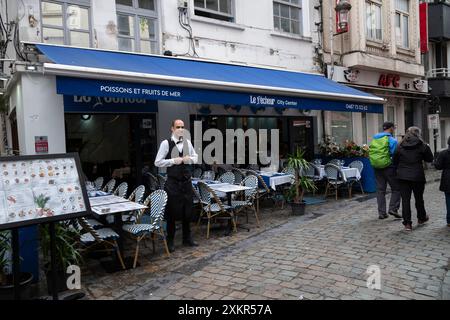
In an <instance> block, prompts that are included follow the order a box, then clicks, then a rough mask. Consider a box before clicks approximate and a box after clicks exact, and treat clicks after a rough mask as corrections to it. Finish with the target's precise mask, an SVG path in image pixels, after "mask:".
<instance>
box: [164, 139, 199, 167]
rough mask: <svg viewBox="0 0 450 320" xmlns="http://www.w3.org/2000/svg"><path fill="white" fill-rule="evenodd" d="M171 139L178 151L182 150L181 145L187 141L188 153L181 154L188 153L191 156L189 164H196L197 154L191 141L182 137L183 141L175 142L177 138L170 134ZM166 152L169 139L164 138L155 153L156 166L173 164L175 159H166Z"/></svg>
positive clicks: (167, 151)
mask: <svg viewBox="0 0 450 320" xmlns="http://www.w3.org/2000/svg"><path fill="white" fill-rule="evenodd" d="M171 139H172V141H173V142H175V146H176V147H177V149H178V151H179V152H182V151H183V145H184V144H185V143H187V145H188V152H189V154H184V155H183V156H185V155H188V156H189V157H191V161H190V162H189V164H196V163H197V162H198V155H197V153H196V152H195V150H194V147H193V146H192V143H191V141H189V140H184V138H183V143H179V144H177V142H178V141H179V140H178V139H177V138H176V137H175V136H174V135H172V137H171ZM167 153H169V141H167V140H164V141H163V142H161V145H160V146H159V150H158V154H157V155H156V159H155V166H156V167H158V168H167V167H171V166H173V165H175V161H174V160H173V159H166V156H167Z"/></svg>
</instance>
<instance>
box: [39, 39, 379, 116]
mask: <svg viewBox="0 0 450 320" xmlns="http://www.w3.org/2000/svg"><path fill="white" fill-rule="evenodd" d="M36 47H37V48H38V49H39V51H40V52H41V53H42V54H44V55H45V56H46V58H47V59H48V60H49V61H51V63H45V64H44V72H45V73H48V74H56V75H58V77H57V92H58V94H64V95H83V96H94V97H95V96H97V97H116V98H128V99H147V100H172V101H184V102H196V103H213V104H226V105H248V106H256V107H280V108H298V109H309V110H336V111H359V112H372V113H382V112H383V107H382V104H383V102H384V99H382V98H379V97H376V96H374V95H371V94H369V93H366V92H363V91H359V90H356V89H353V88H350V87H348V86H345V85H342V84H339V83H336V82H334V81H332V80H329V79H327V78H325V77H323V76H321V75H316V74H308V73H300V72H292V71H284V70H276V69H267V68H257V67H251V66H243V65H236V64H226V63H217V62H209V61H203V60H192V59H184V58H173V57H165V56H154V55H144V54H135V53H124V52H117V51H104V50H96V49H83V48H74V47H64V46H55V45H46V44H37V45H36Z"/></svg>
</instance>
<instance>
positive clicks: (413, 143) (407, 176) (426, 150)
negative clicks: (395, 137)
mask: <svg viewBox="0 0 450 320" xmlns="http://www.w3.org/2000/svg"><path fill="white" fill-rule="evenodd" d="M423 161H426V162H433V153H432V152H431V149H430V147H429V146H428V145H427V144H425V143H423V142H422V140H420V139H419V138H416V137H414V136H407V137H405V139H404V140H403V141H402V142H401V143H400V145H399V146H398V148H397V151H396V152H395V154H394V158H393V162H394V165H395V166H396V167H397V178H398V179H400V180H408V181H417V182H425V172H424V170H423Z"/></svg>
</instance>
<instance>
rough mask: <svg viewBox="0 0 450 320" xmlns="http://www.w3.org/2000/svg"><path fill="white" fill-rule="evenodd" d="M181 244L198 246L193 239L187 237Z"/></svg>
mask: <svg viewBox="0 0 450 320" xmlns="http://www.w3.org/2000/svg"><path fill="white" fill-rule="evenodd" d="M183 246H186V247H198V243H197V242H195V241H194V240H192V239H189V240H183Z"/></svg>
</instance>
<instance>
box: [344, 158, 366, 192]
mask: <svg viewBox="0 0 450 320" xmlns="http://www.w3.org/2000/svg"><path fill="white" fill-rule="evenodd" d="M348 167H349V168H356V169H358V170H359V174H360V176H362V172H363V170H364V163H362V161H360V160H355V161H352V162H350V164H349V165H348ZM347 181H348V183H349V184H350V186H351V187H352V188H353V184H354V183H356V182H357V183H358V184H359V187H360V188H361V192H362V194H364V189H363V187H362V183H361V178H359V179H356V177H351V178H348V179H347Z"/></svg>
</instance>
